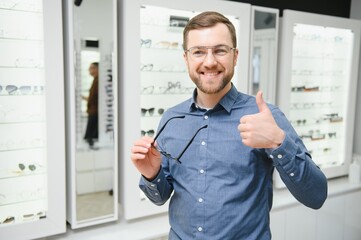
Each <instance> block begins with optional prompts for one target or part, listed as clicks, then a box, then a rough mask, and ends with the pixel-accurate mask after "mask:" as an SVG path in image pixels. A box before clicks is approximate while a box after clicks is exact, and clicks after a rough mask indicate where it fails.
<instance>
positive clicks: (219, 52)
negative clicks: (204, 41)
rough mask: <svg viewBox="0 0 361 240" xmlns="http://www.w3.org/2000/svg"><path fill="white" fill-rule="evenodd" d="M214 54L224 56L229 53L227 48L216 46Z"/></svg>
mask: <svg viewBox="0 0 361 240" xmlns="http://www.w3.org/2000/svg"><path fill="white" fill-rule="evenodd" d="M214 54H216V55H220V56H223V55H226V54H227V50H226V49H224V48H216V49H214Z"/></svg>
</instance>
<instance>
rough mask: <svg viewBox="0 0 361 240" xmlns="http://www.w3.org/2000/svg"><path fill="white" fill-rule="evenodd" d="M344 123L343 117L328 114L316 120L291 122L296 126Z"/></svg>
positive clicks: (336, 114)
mask: <svg viewBox="0 0 361 240" xmlns="http://www.w3.org/2000/svg"><path fill="white" fill-rule="evenodd" d="M340 122H343V117H341V116H340V115H339V114H338V113H327V114H322V115H321V117H318V118H314V119H312V120H311V119H309V120H308V119H296V120H291V121H290V123H291V124H294V125H295V126H301V125H306V124H313V125H314V124H317V125H319V124H325V123H340Z"/></svg>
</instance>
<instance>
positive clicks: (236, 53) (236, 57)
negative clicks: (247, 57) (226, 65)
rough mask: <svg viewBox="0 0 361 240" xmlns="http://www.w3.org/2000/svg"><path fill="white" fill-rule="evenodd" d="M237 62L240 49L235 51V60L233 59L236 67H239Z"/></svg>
mask: <svg viewBox="0 0 361 240" xmlns="http://www.w3.org/2000/svg"><path fill="white" fill-rule="evenodd" d="M237 60H238V48H236V50H234V59H233V64H234V66H236V65H237Z"/></svg>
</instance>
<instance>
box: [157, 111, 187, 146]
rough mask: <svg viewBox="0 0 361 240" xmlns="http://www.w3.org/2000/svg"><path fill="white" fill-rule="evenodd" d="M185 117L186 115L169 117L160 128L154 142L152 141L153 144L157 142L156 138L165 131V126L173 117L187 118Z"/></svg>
mask: <svg viewBox="0 0 361 240" xmlns="http://www.w3.org/2000/svg"><path fill="white" fill-rule="evenodd" d="M185 117H186V116H175V117H171V118H169V119H168V120H167V121H166V122H165V124H164V125H163V127H162V128H161V129H160V130H159V132H158V133H157V134H156V135H155V137H154V140H153V142H152V145H153V143H155V140H157V138H158V137H159V135H160V134H161V132H163V130H164V128H165V126H167V124H168V122H169V121H170V120H173V119H175V118H185Z"/></svg>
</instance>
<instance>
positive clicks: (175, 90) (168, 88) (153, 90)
mask: <svg viewBox="0 0 361 240" xmlns="http://www.w3.org/2000/svg"><path fill="white" fill-rule="evenodd" d="M193 90H194V87H193V86H192V87H188V86H182V84H181V82H180V81H177V82H168V83H167V85H165V86H164V85H163V86H155V85H149V86H144V87H143V86H142V88H141V91H140V93H141V94H142V95H147V94H149V95H156V94H192V93H193Z"/></svg>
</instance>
